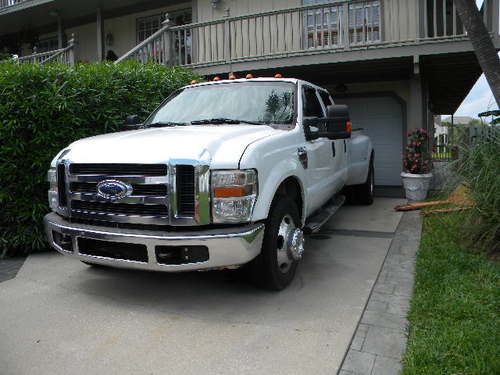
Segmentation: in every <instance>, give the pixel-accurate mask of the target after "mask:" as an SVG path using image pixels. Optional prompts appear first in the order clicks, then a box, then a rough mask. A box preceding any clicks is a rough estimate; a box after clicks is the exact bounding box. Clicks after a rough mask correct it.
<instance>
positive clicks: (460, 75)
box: [420, 52, 486, 114]
mask: <svg viewBox="0 0 500 375" xmlns="http://www.w3.org/2000/svg"><path fill="white" fill-rule="evenodd" d="M420 61H421V71H422V74H423V76H424V78H425V79H426V81H427V82H428V84H429V95H430V100H431V110H432V111H433V112H434V113H439V114H448V113H450V114H451V113H454V112H455V111H456V110H457V109H458V107H459V106H460V104H461V103H462V101H463V100H464V99H465V97H466V96H467V94H468V93H469V91H470V90H471V88H472V86H474V83H475V82H476V81H477V79H478V78H479V76H480V75H481V67H480V66H479V63H478V62H477V59H476V56H475V55H474V53H473V52H466V53H453V54H444V55H431V56H422V57H421V58H420ZM485 105H486V103H485Z"/></svg>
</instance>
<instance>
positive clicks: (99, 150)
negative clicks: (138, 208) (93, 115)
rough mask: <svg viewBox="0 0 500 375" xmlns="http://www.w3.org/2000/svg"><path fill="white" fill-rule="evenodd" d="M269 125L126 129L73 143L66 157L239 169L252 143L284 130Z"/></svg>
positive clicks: (88, 161) (80, 159)
mask: <svg viewBox="0 0 500 375" xmlns="http://www.w3.org/2000/svg"><path fill="white" fill-rule="evenodd" d="M282 132H283V130H277V129H274V128H272V127H270V126H266V125H196V126H182V127H180V126H178V127H164V128H150V129H142V130H133V131H123V132H118V133H110V134H104V135H98V136H95V137H90V138H85V139H81V140H79V141H76V142H74V143H72V144H71V145H70V146H69V147H68V149H69V150H70V151H69V152H67V153H65V155H64V157H65V159H68V160H70V161H72V162H76V163H140V164H143V163H144V164H148V163H166V162H168V161H170V160H185V161H190V160H192V161H203V162H207V163H208V164H209V165H211V166H212V168H238V164H239V161H240V158H241V156H242V154H243V152H244V151H245V149H246V148H247V147H248V145H249V144H251V143H253V142H255V141H257V140H259V139H262V138H266V137H269V136H271V135H273V134H279V133H282Z"/></svg>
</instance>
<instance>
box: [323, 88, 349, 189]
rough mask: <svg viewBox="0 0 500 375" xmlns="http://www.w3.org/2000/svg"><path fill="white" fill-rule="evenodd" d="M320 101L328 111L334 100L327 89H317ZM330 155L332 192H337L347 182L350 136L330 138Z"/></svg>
mask: <svg viewBox="0 0 500 375" xmlns="http://www.w3.org/2000/svg"><path fill="white" fill-rule="evenodd" d="M319 95H320V98H321V102H322V104H323V107H324V111H325V113H327V111H328V107H329V106H331V105H333V104H334V102H333V100H332V98H331V96H330V94H329V93H328V92H327V91H322V90H320V91H319ZM330 142H332V155H331V164H330V170H331V175H332V178H333V181H332V194H335V193H337V192H339V191H340V190H341V189H342V188H343V187H344V185H345V183H346V182H347V178H348V170H349V155H350V153H349V148H350V142H351V139H350V138H346V139H332V140H331V141H330Z"/></svg>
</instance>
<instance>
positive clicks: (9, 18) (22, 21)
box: [0, 0, 189, 35]
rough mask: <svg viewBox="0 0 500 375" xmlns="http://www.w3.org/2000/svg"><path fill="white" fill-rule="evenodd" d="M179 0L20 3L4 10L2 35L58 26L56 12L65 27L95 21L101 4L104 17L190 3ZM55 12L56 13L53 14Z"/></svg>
mask: <svg viewBox="0 0 500 375" xmlns="http://www.w3.org/2000/svg"><path fill="white" fill-rule="evenodd" d="M186 2H189V1H179V0H149V1H144V0H142V1H141V0H106V1H102V0H86V1H66V0H52V1H50V0H48V1H47V0H38V1H36V0H35V1H33V2H28V3H26V4H23V3H21V4H18V5H15V6H12V7H9V8H5V9H3V11H2V12H0V35H5V34H12V33H16V32H19V31H21V30H32V29H44V28H47V27H48V28H51V29H55V26H54V25H55V24H56V22H57V18H56V17H55V15H56V14H59V15H60V16H61V17H62V19H63V22H64V24H65V27H67V26H76V25H78V24H82V23H88V22H91V21H95V18H96V16H95V14H96V10H97V8H99V7H100V8H101V11H102V14H103V16H104V17H116V16H121V15H124V14H128V13H132V12H140V11H143V10H147V9H154V8H159V7H164V6H168V5H172V4H180V3H186ZM52 15H53V16H52Z"/></svg>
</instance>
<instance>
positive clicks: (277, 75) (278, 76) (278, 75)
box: [274, 73, 283, 78]
mask: <svg viewBox="0 0 500 375" xmlns="http://www.w3.org/2000/svg"><path fill="white" fill-rule="evenodd" d="M274 78H283V75H282V74H281V73H276V74H275V75H274Z"/></svg>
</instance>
